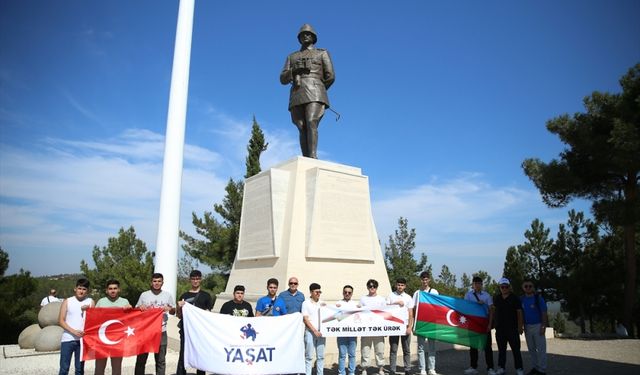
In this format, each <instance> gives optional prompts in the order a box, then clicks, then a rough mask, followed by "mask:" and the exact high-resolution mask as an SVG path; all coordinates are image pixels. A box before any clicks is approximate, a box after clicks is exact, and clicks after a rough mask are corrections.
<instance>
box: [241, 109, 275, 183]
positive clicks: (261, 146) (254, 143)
mask: <svg viewBox="0 0 640 375" xmlns="http://www.w3.org/2000/svg"><path fill="white" fill-rule="evenodd" d="M268 146H269V144H268V143H265V141H264V133H263V132H262V129H260V125H258V122H257V121H256V116H253V125H251V138H250V139H249V144H248V145H247V161H246V163H245V165H246V168H247V173H245V175H244V178H249V177H251V176H255V175H257V174H258V173H260V171H262V169H261V168H260V155H261V154H262V153H263V152H265V151H267V147H268Z"/></svg>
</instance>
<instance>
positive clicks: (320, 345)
mask: <svg viewBox="0 0 640 375" xmlns="http://www.w3.org/2000/svg"><path fill="white" fill-rule="evenodd" d="M309 292H311V295H310V298H309V299H307V300H305V301H304V302H302V320H303V322H304V325H305V328H306V329H305V330H304V363H305V370H306V375H311V372H312V368H311V365H312V364H313V351H314V350H315V352H316V374H317V375H322V374H323V373H324V346H325V342H326V340H327V339H326V338H325V337H322V332H320V331H319V329H320V306H322V305H324V303H323V302H320V294H322V291H321V290H320V284H317V283H311V285H309Z"/></svg>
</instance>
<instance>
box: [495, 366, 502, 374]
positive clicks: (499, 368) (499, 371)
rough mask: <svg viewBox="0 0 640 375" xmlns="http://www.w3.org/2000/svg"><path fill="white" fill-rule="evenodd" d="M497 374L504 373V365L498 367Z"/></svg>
mask: <svg viewBox="0 0 640 375" xmlns="http://www.w3.org/2000/svg"><path fill="white" fill-rule="evenodd" d="M496 375H504V369H503V368H502V367H498V371H496Z"/></svg>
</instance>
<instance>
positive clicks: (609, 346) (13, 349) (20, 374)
mask: <svg viewBox="0 0 640 375" xmlns="http://www.w3.org/2000/svg"><path fill="white" fill-rule="evenodd" d="M0 348H1V350H2V353H0V374H1V375H56V374H57V373H58V361H59V358H60V355H59V353H58V352H53V353H36V352H34V351H33V350H20V349H19V348H18V346H17V345H6V346H2V347H0ZM494 350H495V345H494ZM548 352H549V370H548V374H558V375H574V374H580V375H590V374H593V375H596V374H597V375H602V374H615V375H637V374H640V340H567V339H553V340H548ZM494 356H495V358H496V360H497V353H494ZM480 358H481V359H480V367H483V359H482V358H483V357H482V355H481V356H480ZM414 359H415V354H414ZM523 359H524V363H525V369H526V370H528V369H529V368H530V366H529V356H528V353H527V352H526V345H525V346H524V348H523ZM177 361H178V353H177V352H175V351H172V350H169V352H168V353H167V369H168V372H167V374H174V373H175V368H176V363H177ZM94 363H95V362H94V361H88V362H87V363H86V366H85V373H86V374H87V375H89V374H93V371H94ZM134 364H135V358H133V357H130V358H125V359H124V361H123V371H122V373H123V374H125V375H128V374H133V368H134ZM467 367H469V353H468V351H467V350H455V349H450V350H445V351H442V352H439V353H438V356H437V362H436V368H437V370H438V373H440V374H443V375H461V374H462V372H463V371H464V369H466V368H467ZM507 370H508V371H507V373H508V374H514V373H515V371H513V358H512V357H511V353H507ZM72 373H73V372H72ZM146 373H147V374H155V371H154V365H153V356H152V355H151V356H149V361H148V363H147V368H146ZM325 373H326V374H327V375H335V374H336V373H337V371H336V365H334V366H333V367H331V368H330V367H329V365H328V364H327V369H326V370H325ZM481 373H484V372H481ZM107 374H111V371H110V367H109V366H107ZM190 374H195V371H191V372H190Z"/></svg>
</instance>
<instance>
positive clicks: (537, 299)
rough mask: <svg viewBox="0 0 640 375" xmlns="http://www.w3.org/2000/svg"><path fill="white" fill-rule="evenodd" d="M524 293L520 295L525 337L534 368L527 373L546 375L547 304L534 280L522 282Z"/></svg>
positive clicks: (529, 374) (530, 374)
mask: <svg viewBox="0 0 640 375" xmlns="http://www.w3.org/2000/svg"><path fill="white" fill-rule="evenodd" d="M522 290H523V291H524V295H523V296H521V297H520V301H521V302H522V311H523V313H524V337H525V338H526V340H527V348H528V349H529V355H530V356H531V365H532V366H533V368H532V369H531V371H529V372H528V373H527V375H536V374H539V375H544V374H545V373H546V372H547V342H546V338H545V330H546V328H547V323H548V321H549V319H548V316H547V304H546V302H545V301H544V298H542V296H541V295H539V294H538V293H536V292H535V287H534V285H533V281H531V280H525V281H524V282H523V283H522Z"/></svg>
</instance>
